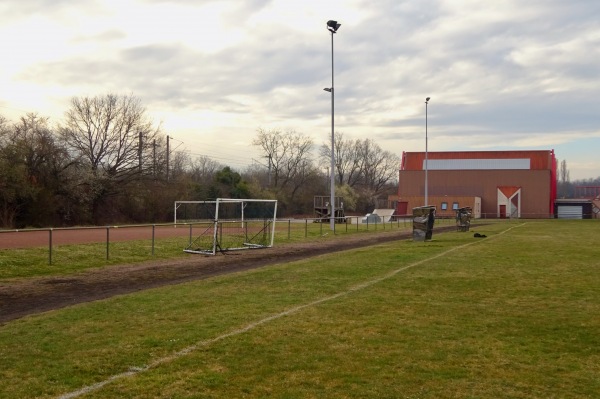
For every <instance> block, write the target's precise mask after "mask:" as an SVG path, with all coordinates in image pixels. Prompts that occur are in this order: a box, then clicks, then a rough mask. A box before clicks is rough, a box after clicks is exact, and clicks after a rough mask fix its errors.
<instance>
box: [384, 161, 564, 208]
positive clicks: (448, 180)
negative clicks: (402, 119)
mask: <svg viewBox="0 0 600 399" xmlns="http://www.w3.org/2000/svg"><path fill="white" fill-rule="evenodd" d="M425 162H426V159H425V153H424V152H405V153H403V154H402V164H401V168H400V174H399V184H398V203H397V208H396V213H397V214H398V215H405V214H410V213H411V210H412V208H414V207H417V206H422V205H425V203H424V202H425ZM427 180H428V190H427V191H428V202H429V204H427V205H434V206H436V208H437V215H438V217H454V215H455V213H456V212H455V211H456V209H458V208H462V207H465V206H470V207H471V208H473V214H474V216H475V217H483V218H520V217H522V218H548V217H552V216H553V214H554V201H555V199H556V185H557V181H556V158H555V156H554V150H540V151H459V152H428V154H427Z"/></svg>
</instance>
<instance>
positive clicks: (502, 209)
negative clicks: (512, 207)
mask: <svg viewBox="0 0 600 399" xmlns="http://www.w3.org/2000/svg"><path fill="white" fill-rule="evenodd" d="M500 219H506V205H500Z"/></svg>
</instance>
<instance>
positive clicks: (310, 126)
mask: <svg viewBox="0 0 600 399" xmlns="http://www.w3.org/2000/svg"><path fill="white" fill-rule="evenodd" d="M11 3H12V4H11V5H10V7H9V6H8V5H7V3H4V4H0V33H1V34H2V37H4V38H10V40H3V41H2V42H0V54H3V61H2V63H0V87H2V100H1V102H0V106H1V107H2V108H0V113H2V114H4V115H7V114H8V116H11V115H12V116H15V115H18V114H21V113H22V111H23V110H27V111H37V112H39V113H41V114H48V115H50V116H52V117H53V118H55V119H60V117H61V115H62V112H64V111H65V109H66V107H67V106H68V100H69V98H70V97H72V96H83V95H95V94H105V93H107V92H121V93H125V94H130V93H132V94H134V95H136V96H138V97H140V99H141V100H142V102H143V103H144V104H145V105H146V106H147V108H148V110H149V111H150V112H152V115H153V116H154V117H155V119H156V120H157V122H158V121H163V126H164V127H165V129H166V130H167V131H168V133H169V134H171V135H173V136H174V137H177V138H178V139H180V140H182V141H184V142H185V143H186V146H187V145H190V147H193V148H207V149H208V148H210V149H211V151H212V152H213V153H214V154H216V155H223V158H225V159H230V160H231V159H237V160H241V159H246V160H248V159H249V162H251V159H252V158H253V157H258V156H259V154H258V153H257V152H256V150H255V149H253V148H252V146H251V144H250V143H251V139H252V136H253V135H254V133H255V131H256V129H257V128H258V127H282V128H288V127H289V128H294V129H296V130H298V131H301V132H304V133H306V134H309V135H311V136H312V137H313V138H314V140H315V142H316V144H317V145H319V144H321V143H322V142H323V141H326V140H328V137H329V134H330V132H329V129H330V126H331V125H330V96H329V94H328V93H326V92H323V90H322V89H323V87H329V86H330V84H331V69H330V68H331V64H330V62H331V47H330V46H331V37H330V35H329V33H328V32H327V30H326V28H325V22H326V21H327V20H328V19H336V20H338V21H339V22H340V23H341V24H342V27H341V28H340V30H339V32H338V33H337V34H336V35H335V37H334V44H335V94H336V97H335V100H336V103H335V107H336V130H339V131H343V132H344V133H345V134H346V136H347V137H357V138H358V137H360V138H363V137H372V138H374V139H376V140H379V141H380V144H381V145H382V147H383V148H385V149H388V150H391V151H394V152H396V153H398V154H400V153H401V152H402V151H408V150H410V151H416V150H422V149H424V113H425V109H424V99H425V97H427V96H430V97H431V98H432V100H431V103H430V106H429V117H430V122H431V129H432V130H431V132H432V136H431V141H430V145H431V146H432V147H433V148H436V150H440V151H441V150H445V149H453V150H456V149H465V150H468V149H472V148H498V147H500V149H501V148H506V149H510V148H528V147H530V148H540V147H541V148H550V147H552V146H554V147H555V149H556V153H557V156H558V157H559V158H563V157H564V155H563V154H568V155H569V156H571V157H573V158H577V162H571V163H570V165H571V167H572V168H575V167H577V168H579V169H578V170H572V171H571V176H572V177H575V176H578V177H595V176H598V175H600V161H599V160H598V157H597V156H596V155H592V154H590V153H589V151H586V150H587V148H583V147H582V146H581V145H579V146H578V144H577V143H579V142H581V141H582V138H585V137H590V135H592V136H593V135H596V134H597V132H598V131H599V126H600V116H598V113H597V110H596V108H597V107H595V106H594V98H596V97H597V94H599V93H598V92H599V91H600V87H599V85H600V83H599V82H600V79H599V78H600V76H599V74H600V72H599V71H600V68H599V61H598V60H599V59H600V54H599V52H600V50H599V49H600V3H597V2H595V1H593V0H574V1H572V2H564V1H561V0H544V1H541V0H538V1H531V2H526V3H523V2H519V1H516V0H512V1H502V2H481V1H478V0H464V1H462V0H461V1H452V2H449V1H441V0H437V1H436V0H424V1H419V2H411V1H397V0H378V1H376V2H372V1H366V0H355V1H343V0H335V1H316V0H315V1H309V0H305V1H299V0H286V1H284V0H253V1H241V0H225V1H221V0H219V1H192V0H173V1H162V0H146V1H142V0H118V1H117V0H106V1H102V2H96V1H91V0H90V1H81V2H77V3H73V2H67V1H56V0H53V1H50V0H23V1H20V2H11ZM499 137H501V138H502V139H501V140H500V139H499ZM223 142H226V143H227V144H228V145H227V146H224V145H223ZM234 143H237V145H236V144H234ZM211 146H212V147H211ZM225 147H228V149H227V150H224V149H223V148H225ZM577 148H578V149H579V152H577V151H578V150H577ZM236 151H239V152H237V155H236ZM561 152H562V153H561ZM578 154H581V155H578ZM590 165H592V166H591V167H590ZM594 167H595V168H596V172H594V169H593V168H594Z"/></svg>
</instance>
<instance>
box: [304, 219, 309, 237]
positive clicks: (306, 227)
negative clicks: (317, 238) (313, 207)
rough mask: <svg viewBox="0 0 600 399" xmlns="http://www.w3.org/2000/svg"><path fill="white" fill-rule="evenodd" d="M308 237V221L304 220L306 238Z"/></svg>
mask: <svg viewBox="0 0 600 399" xmlns="http://www.w3.org/2000/svg"><path fill="white" fill-rule="evenodd" d="M306 237H308V219H304V238H306Z"/></svg>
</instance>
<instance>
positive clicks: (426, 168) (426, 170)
mask: <svg viewBox="0 0 600 399" xmlns="http://www.w3.org/2000/svg"><path fill="white" fill-rule="evenodd" d="M430 98H431V97H427V98H426V99H425V204H424V205H425V206H428V205H429V198H428V182H427V172H428V169H429V165H428V161H429V157H428V154H427V105H429V99H430Z"/></svg>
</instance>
